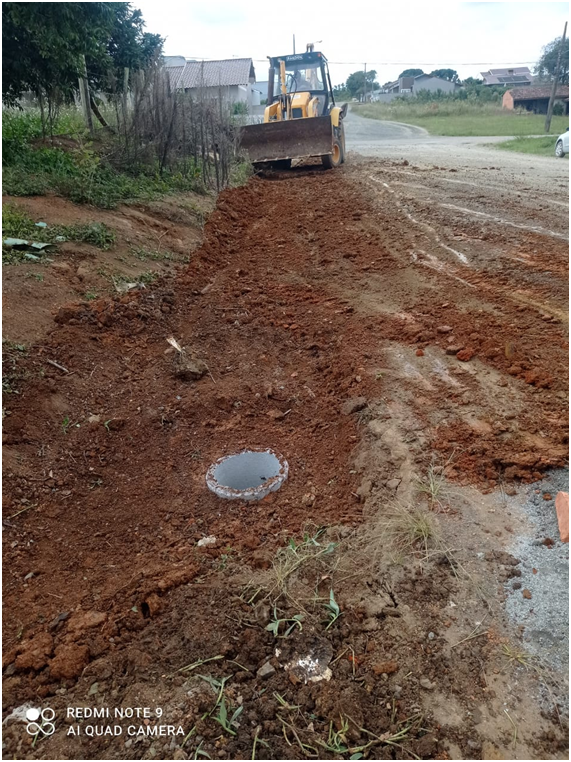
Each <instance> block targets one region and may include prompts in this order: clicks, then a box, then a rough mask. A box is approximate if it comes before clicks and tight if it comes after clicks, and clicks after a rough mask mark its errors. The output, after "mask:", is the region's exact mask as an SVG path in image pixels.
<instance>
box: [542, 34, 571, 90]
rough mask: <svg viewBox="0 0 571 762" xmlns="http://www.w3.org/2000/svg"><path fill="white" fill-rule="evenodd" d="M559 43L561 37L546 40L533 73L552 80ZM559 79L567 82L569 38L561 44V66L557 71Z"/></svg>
mask: <svg viewBox="0 0 571 762" xmlns="http://www.w3.org/2000/svg"><path fill="white" fill-rule="evenodd" d="M560 44H561V37H556V38H555V39H554V40H552V41H551V42H548V43H547V45H545V46H544V47H543V49H542V51H541V58H540V59H539V61H538V62H537V65H536V67H535V73H536V74H537V76H538V77H541V79H546V80H550V81H551V80H553V77H554V76H555V68H556V66H557V53H558V51H559V46H560ZM559 81H560V82H561V83H562V84H564V85H568V84H569V38H568V37H567V38H566V39H565V42H564V44H563V52H562V55H561V68H560V71H559Z"/></svg>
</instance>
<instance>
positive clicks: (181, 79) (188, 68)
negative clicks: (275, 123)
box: [163, 56, 267, 106]
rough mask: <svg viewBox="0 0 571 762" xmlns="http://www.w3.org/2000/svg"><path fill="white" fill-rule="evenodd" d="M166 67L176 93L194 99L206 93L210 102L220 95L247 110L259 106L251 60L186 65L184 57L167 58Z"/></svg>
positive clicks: (238, 59) (165, 59)
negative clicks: (188, 94)
mask: <svg viewBox="0 0 571 762" xmlns="http://www.w3.org/2000/svg"><path fill="white" fill-rule="evenodd" d="M163 63H164V65H165V67H166V69H167V72H168V75H169V81H170V84H171V87H172V88H173V89H176V90H184V91H185V92H187V93H190V94H191V95H195V96H197V95H198V94H199V93H203V94H204V95H205V96H206V97H210V98H217V97H218V96H219V95H220V94H221V95H222V97H223V98H224V99H225V100H226V101H228V102H229V103H246V104H247V105H248V106H257V105H259V103H260V92H259V91H260V88H259V87H256V73H255V71H254V64H253V62H252V59H251V58H228V59H222V60H219V61H187V60H186V59H185V58H183V57H181V56H165V58H164V59H163ZM266 91H267V88H266ZM265 97H267V95H266V96H265Z"/></svg>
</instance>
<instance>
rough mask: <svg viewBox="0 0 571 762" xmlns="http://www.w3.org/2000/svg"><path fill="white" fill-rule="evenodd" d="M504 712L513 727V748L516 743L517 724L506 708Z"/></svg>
mask: <svg viewBox="0 0 571 762" xmlns="http://www.w3.org/2000/svg"><path fill="white" fill-rule="evenodd" d="M504 712H505V713H506V716H507V718H508V720H509V721H510V722H511V724H512V725H513V728H514V738H513V748H514V749H515V747H516V744H517V725H516V724H515V722H514V721H513V720H512V718H511V717H510V713H509V712H508V710H507V709H504Z"/></svg>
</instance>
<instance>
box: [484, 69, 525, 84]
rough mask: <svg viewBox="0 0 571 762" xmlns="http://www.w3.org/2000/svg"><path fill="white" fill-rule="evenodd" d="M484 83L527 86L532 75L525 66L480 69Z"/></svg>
mask: <svg viewBox="0 0 571 762" xmlns="http://www.w3.org/2000/svg"><path fill="white" fill-rule="evenodd" d="M480 75H481V77H482V79H483V80H484V81H483V84H484V85H488V86H490V85H496V86H498V85H499V86H500V87H513V86H514V85H517V87H529V86H530V85H531V83H532V82H533V77H532V74H531V72H530V70H529V69H528V67H527V66H515V67H514V68H513V69H490V70H489V71H481V72H480Z"/></svg>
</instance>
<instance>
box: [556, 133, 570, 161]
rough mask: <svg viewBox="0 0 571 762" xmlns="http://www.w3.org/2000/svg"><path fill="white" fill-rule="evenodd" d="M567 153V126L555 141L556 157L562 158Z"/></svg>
mask: <svg viewBox="0 0 571 762" xmlns="http://www.w3.org/2000/svg"><path fill="white" fill-rule="evenodd" d="M567 153H569V127H567V129H566V130H565V132H564V133H563V135H560V136H559V137H558V138H557V143H555V155H556V156H557V157H558V158H560V159H562V158H563V157H564V156H565V154H567Z"/></svg>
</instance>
